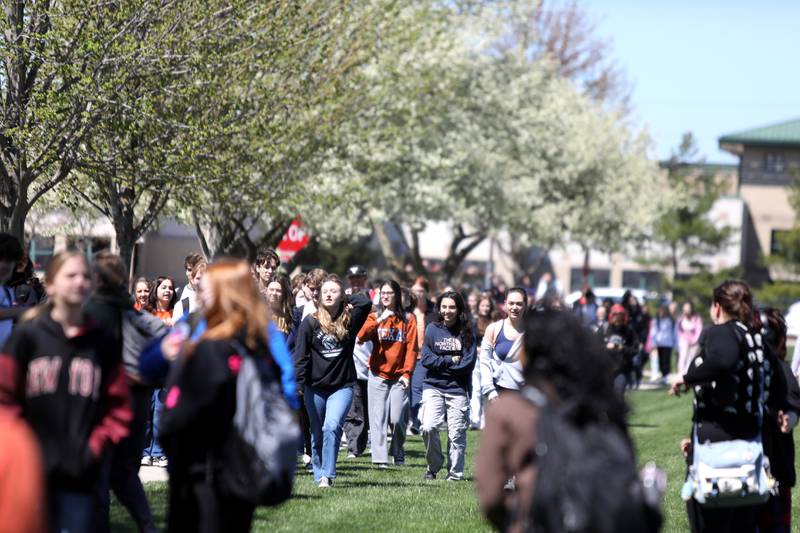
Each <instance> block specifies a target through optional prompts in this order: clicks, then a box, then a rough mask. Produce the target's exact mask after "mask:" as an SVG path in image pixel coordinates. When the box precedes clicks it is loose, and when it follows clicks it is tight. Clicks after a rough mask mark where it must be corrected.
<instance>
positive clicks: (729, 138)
mask: <svg viewBox="0 0 800 533" xmlns="http://www.w3.org/2000/svg"><path fill="white" fill-rule="evenodd" d="M719 143H720V144H723V143H726V144H728V143H729V144H750V145H761V146H800V119H794V120H787V121H786V122H780V123H778V124H772V125H771V126H764V127H761V128H754V129H752V130H746V131H740V132H738V133H731V134H728V135H723V136H722V137H720V138H719Z"/></svg>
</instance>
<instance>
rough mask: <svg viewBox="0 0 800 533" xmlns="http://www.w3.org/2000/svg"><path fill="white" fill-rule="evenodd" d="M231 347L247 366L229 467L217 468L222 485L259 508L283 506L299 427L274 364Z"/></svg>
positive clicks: (228, 444)
mask: <svg viewBox="0 0 800 533" xmlns="http://www.w3.org/2000/svg"><path fill="white" fill-rule="evenodd" d="M231 344H232V346H233V348H234V349H235V350H236V351H237V352H238V354H239V355H240V356H241V357H242V364H241V367H240V368H239V373H238V375H237V377H236V413H235V415H234V417H233V428H232V431H231V433H230V434H229V435H228V437H227V438H226V439H225V443H224V445H223V450H222V452H223V454H222V455H223V459H224V468H219V469H215V470H216V472H217V475H218V476H219V486H220V488H221V489H222V492H223V493H225V494H227V495H230V496H234V497H236V498H238V499H241V500H244V501H247V502H250V503H252V504H254V505H270V506H271V505H278V504H280V503H282V502H284V501H286V500H288V499H289V498H290V497H291V495H292V485H293V484H294V476H295V467H296V464H297V445H298V442H299V441H300V437H301V433H300V428H299V426H298V424H297V418H296V416H295V414H294V412H293V411H292V409H291V408H290V407H289V404H288V403H287V402H286V400H285V398H284V396H283V392H281V386H280V378H279V376H277V375H276V374H275V372H274V370H273V369H272V365H270V364H269V363H268V361H267V359H266V358H258V357H253V356H252V355H251V354H250V353H249V350H247V349H246V348H245V347H244V346H242V344H241V343H239V342H238V341H232V342H231ZM218 459H219V458H218Z"/></svg>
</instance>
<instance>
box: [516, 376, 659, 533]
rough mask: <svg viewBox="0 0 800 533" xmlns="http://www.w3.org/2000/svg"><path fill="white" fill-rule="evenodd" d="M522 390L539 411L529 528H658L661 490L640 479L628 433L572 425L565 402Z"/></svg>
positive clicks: (550, 531)
mask: <svg viewBox="0 0 800 533" xmlns="http://www.w3.org/2000/svg"><path fill="white" fill-rule="evenodd" d="M521 392H522V394H523V396H524V397H525V398H526V399H528V400H529V401H530V402H531V403H533V404H534V405H536V406H537V407H538V408H539V410H540V414H539V420H538V423H537V445H536V452H535V457H534V461H535V464H536V466H537V477H536V486H535V489H534V501H533V505H532V506H531V516H530V517H529V526H530V531H535V532H536V533H567V532H569V533H650V532H657V531H658V530H659V529H660V527H661V522H662V519H661V512H660V509H659V506H660V499H661V494H660V492H659V490H658V489H657V488H655V487H653V488H652V490H650V489H646V488H645V484H643V483H642V480H641V479H640V477H639V474H638V472H637V469H636V460H635V457H634V452H633V448H632V446H631V443H630V441H629V439H628V437H627V436H626V435H625V434H624V433H623V432H622V431H621V430H620V429H619V428H618V427H616V426H615V425H613V424H611V423H608V422H606V423H600V422H590V423H586V424H583V425H580V426H579V425H577V424H575V423H574V422H573V420H572V419H571V417H570V412H571V411H572V410H573V409H574V405H571V404H570V403H569V402H565V403H562V404H559V405H557V406H556V405H551V404H550V403H548V402H547V400H546V398H545V397H544V395H542V394H541V393H540V392H539V391H538V390H537V389H535V388H533V387H530V386H527V387H524V388H523V389H522V391H521Z"/></svg>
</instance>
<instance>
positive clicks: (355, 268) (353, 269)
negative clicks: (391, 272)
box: [347, 265, 367, 277]
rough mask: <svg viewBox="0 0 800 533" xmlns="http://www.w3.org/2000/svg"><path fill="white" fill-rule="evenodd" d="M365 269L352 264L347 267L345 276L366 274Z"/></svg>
mask: <svg viewBox="0 0 800 533" xmlns="http://www.w3.org/2000/svg"><path fill="white" fill-rule="evenodd" d="M366 275H367V269H366V268H364V267H363V266H361V265H353V266H351V267H350V268H348V269H347V276H348V277H350V276H366Z"/></svg>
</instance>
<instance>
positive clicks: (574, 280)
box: [569, 268, 611, 291]
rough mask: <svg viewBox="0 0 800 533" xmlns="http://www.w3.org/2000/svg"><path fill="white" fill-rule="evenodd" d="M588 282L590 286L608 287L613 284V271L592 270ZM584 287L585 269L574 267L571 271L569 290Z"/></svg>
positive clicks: (577, 289)
mask: <svg viewBox="0 0 800 533" xmlns="http://www.w3.org/2000/svg"><path fill="white" fill-rule="evenodd" d="M586 282H587V283H588V284H589V286H590V287H608V286H609V285H610V284H611V271H610V270H608V269H598V270H594V269H593V270H590V271H589V276H588V277H587V279H586ZM581 289H583V269H582V268H573V269H571V270H570V273H569V290H570V291H579V290H581Z"/></svg>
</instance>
